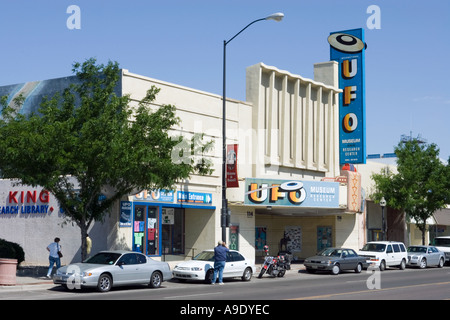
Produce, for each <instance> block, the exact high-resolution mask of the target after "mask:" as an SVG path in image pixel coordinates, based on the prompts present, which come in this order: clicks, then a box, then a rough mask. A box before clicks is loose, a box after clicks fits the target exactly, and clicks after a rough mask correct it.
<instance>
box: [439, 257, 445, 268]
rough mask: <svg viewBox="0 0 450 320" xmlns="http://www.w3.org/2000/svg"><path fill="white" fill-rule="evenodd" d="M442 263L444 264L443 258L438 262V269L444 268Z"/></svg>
mask: <svg viewBox="0 0 450 320" xmlns="http://www.w3.org/2000/svg"><path fill="white" fill-rule="evenodd" d="M444 263H445V261H444V258H441V259H440V260H439V264H438V267H439V268H443V267H444Z"/></svg>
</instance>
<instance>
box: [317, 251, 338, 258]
mask: <svg viewBox="0 0 450 320" xmlns="http://www.w3.org/2000/svg"><path fill="white" fill-rule="evenodd" d="M341 252H342V250H340V249H324V250H322V251H321V252H319V253H318V255H319V256H323V257H340V256H341Z"/></svg>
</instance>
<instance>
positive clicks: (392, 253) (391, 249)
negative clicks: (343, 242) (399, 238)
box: [359, 241, 408, 271]
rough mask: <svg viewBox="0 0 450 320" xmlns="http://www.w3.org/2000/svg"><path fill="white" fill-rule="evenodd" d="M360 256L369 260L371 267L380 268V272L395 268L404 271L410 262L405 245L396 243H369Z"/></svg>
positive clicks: (360, 252)
mask: <svg viewBox="0 0 450 320" xmlns="http://www.w3.org/2000/svg"><path fill="white" fill-rule="evenodd" d="M359 255H360V256H363V257H365V258H367V259H368V261H367V262H368V263H369V265H371V266H374V267H378V268H380V271H383V270H385V269H386V267H393V266H395V267H399V268H400V269H401V270H404V269H405V267H406V262H407V261H408V253H407V252H406V248H405V245H404V244H403V243H402V242H396V241H371V242H368V243H366V245H365V246H364V247H363V248H362V249H361V250H360V251H359Z"/></svg>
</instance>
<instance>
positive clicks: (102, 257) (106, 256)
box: [84, 252, 121, 265]
mask: <svg viewBox="0 0 450 320" xmlns="http://www.w3.org/2000/svg"><path fill="white" fill-rule="evenodd" d="M120 256H121V254H120V253H114V252H99V253H97V254H96V255H94V256H92V257H90V258H88V259H87V260H85V261H84V263H94V264H109V265H112V264H114V263H116V261H117V259H119V257H120Z"/></svg>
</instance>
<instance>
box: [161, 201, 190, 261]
mask: <svg viewBox="0 0 450 320" xmlns="http://www.w3.org/2000/svg"><path fill="white" fill-rule="evenodd" d="M161 235H162V250H163V254H184V209H179V208H162V232H161Z"/></svg>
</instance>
